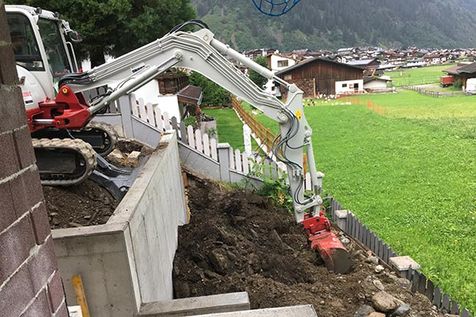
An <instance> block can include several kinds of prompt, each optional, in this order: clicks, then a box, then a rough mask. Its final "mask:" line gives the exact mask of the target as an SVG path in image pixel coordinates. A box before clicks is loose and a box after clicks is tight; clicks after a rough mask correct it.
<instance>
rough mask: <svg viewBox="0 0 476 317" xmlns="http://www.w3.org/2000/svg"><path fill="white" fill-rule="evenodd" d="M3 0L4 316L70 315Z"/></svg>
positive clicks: (0, 207)
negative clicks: (27, 122) (18, 84)
mask: <svg viewBox="0 0 476 317" xmlns="http://www.w3.org/2000/svg"><path fill="white" fill-rule="evenodd" d="M17 76H18V75H17V72H16V68H15V60H14V55H13V50H12V46H11V40H10V33H9V30H8V25H7V19H6V15H5V8H4V2H3V0H0V317H17V316H22V317H27V316H28V317H30V316H31V317H33V316H35V317H43V316H49V317H52V316H55V317H56V316H58V317H66V316H68V313H67V310H66V304H65V298H64V291H63V285H62V282H61V278H60V275H59V272H58V265H57V262H56V257H55V253H54V249H53V239H52V237H51V231H50V226H49V223H48V217H47V214H46V208H45V201H44V198H43V191H42V189H41V185H40V178H39V174H38V169H37V167H36V164H35V156H34V152H33V148H32V146H31V138H30V132H29V130H28V126H27V125H26V115H25V108H24V105H23V99H22V94H21V90H20V88H19V87H18V86H17V82H18V79H17Z"/></svg>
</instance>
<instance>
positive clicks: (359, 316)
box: [354, 305, 375, 317]
mask: <svg viewBox="0 0 476 317" xmlns="http://www.w3.org/2000/svg"><path fill="white" fill-rule="evenodd" d="M373 312H375V309H373V307H372V306H369V305H362V306H360V307H359V309H358V310H357V311H356V312H355V314H354V317H367V316H368V315H369V314H371V313H373Z"/></svg>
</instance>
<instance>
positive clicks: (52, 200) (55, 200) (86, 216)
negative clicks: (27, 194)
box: [43, 180, 118, 229]
mask: <svg viewBox="0 0 476 317" xmlns="http://www.w3.org/2000/svg"><path fill="white" fill-rule="evenodd" d="M43 193H44V195H45V200H46V208H47V210H48V217H49V220H50V226H51V228H52V229H58V228H70V227H81V226H91V225H99V224H104V223H106V222H107V220H108V219H109V217H110V216H111V215H112V214H113V212H114V210H115V209H116V207H117V204H118V201H117V200H116V199H114V197H113V196H112V195H111V194H110V193H109V192H108V191H107V190H106V189H104V188H102V187H101V186H99V185H98V184H96V183H95V182H93V181H90V180H86V181H85V182H83V183H81V184H79V185H75V186H68V187H52V186H43Z"/></svg>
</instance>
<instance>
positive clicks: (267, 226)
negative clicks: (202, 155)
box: [174, 178, 443, 317]
mask: <svg viewBox="0 0 476 317" xmlns="http://www.w3.org/2000/svg"><path fill="white" fill-rule="evenodd" d="M188 192H189V201H190V209H191V223H190V224H188V225H186V226H183V227H181V228H180V231H179V248H178V250H177V254H176V258H175V266H174V287H175V295H176V297H177V298H182V297H190V296H203V295H212V294H218V293H227V292H237V291H247V292H248V294H249V296H250V301H251V306H252V308H265V307H277V306H287V305H298V304H313V305H314V307H315V309H316V311H317V313H318V316H327V317H346V316H349V317H350V316H354V313H355V312H356V311H357V310H358V309H359V308H360V307H361V306H362V305H365V304H367V305H371V302H372V300H371V299H372V296H373V295H374V294H375V293H377V292H378V291H379V290H381V289H382V287H383V288H384V289H385V291H386V292H388V293H389V294H391V295H393V296H394V297H395V298H397V299H398V300H400V301H402V302H404V303H407V304H409V305H410V306H411V312H410V314H409V315H407V316H421V317H423V316H443V315H442V314H439V313H437V312H436V311H435V310H434V309H433V308H432V305H431V304H430V302H429V301H428V299H427V298H426V297H424V296H423V295H420V294H412V293H411V292H410V291H409V284H408V281H406V280H405V279H400V278H398V277H397V276H396V275H395V273H393V272H391V271H390V270H389V269H388V268H386V269H385V270H384V271H383V272H380V273H376V264H375V263H369V261H368V254H367V251H366V250H363V249H361V248H360V247H359V246H358V245H357V244H355V243H354V242H352V243H350V245H348V248H349V249H350V251H351V252H352V254H353V259H354V261H355V263H356V264H355V268H354V270H353V271H352V272H351V273H350V274H346V275H339V274H333V273H330V272H328V271H327V270H326V269H325V267H324V266H323V264H322V262H321V260H320V258H319V257H318V256H317V255H316V253H314V252H313V251H311V250H310V249H309V247H308V244H307V239H306V236H305V234H304V231H303V230H302V228H301V227H300V226H299V225H297V224H295V222H294V217H293V216H292V215H291V214H290V213H289V212H288V211H287V210H285V209H283V208H280V207H276V206H275V205H274V204H273V203H272V202H271V201H270V200H268V199H267V198H264V197H261V196H257V195H255V194H252V193H249V192H245V191H243V190H239V189H238V190H237V189H233V190H232V189H228V188H225V187H223V186H221V185H217V184H214V183H211V182H208V181H204V180H200V179H196V178H193V179H191V180H190V187H189V189H188Z"/></svg>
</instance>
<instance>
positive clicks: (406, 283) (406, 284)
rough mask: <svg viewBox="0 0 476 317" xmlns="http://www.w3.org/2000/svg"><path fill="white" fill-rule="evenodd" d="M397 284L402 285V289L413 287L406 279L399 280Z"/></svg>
mask: <svg viewBox="0 0 476 317" xmlns="http://www.w3.org/2000/svg"><path fill="white" fill-rule="evenodd" d="M397 283H398V285H400V286H401V287H402V288H409V287H410V286H411V284H412V283H411V282H410V281H409V280H407V279H406V278H404V277H400V278H399V279H398V280H397Z"/></svg>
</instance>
